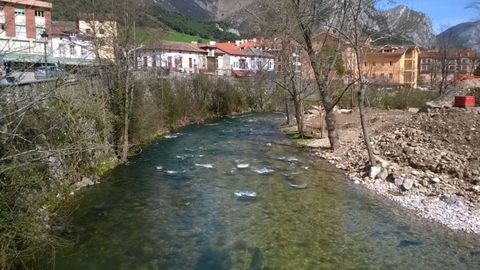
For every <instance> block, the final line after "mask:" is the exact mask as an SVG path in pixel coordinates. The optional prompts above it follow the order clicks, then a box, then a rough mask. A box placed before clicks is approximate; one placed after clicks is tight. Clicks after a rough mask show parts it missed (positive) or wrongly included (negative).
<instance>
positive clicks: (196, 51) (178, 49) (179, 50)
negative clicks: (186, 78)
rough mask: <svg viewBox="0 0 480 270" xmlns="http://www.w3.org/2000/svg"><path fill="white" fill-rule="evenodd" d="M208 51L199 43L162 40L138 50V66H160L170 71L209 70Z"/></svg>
mask: <svg viewBox="0 0 480 270" xmlns="http://www.w3.org/2000/svg"><path fill="white" fill-rule="evenodd" d="M207 55H208V52H207V51H206V50H204V49H201V48H199V46H198V45H197V44H193V43H183V42H173V41H160V42H156V43H153V44H149V45H146V46H144V47H142V48H141V49H139V50H138V51H137V57H136V61H137V68H139V69H148V68H159V69H163V70H166V71H169V72H182V73H200V72H201V71H205V70H207Z"/></svg>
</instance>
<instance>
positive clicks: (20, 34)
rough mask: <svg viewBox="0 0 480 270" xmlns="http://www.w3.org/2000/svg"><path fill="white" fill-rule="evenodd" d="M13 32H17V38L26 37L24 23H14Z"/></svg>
mask: <svg viewBox="0 0 480 270" xmlns="http://www.w3.org/2000/svg"><path fill="white" fill-rule="evenodd" d="M15 32H16V33H17V37H19V38H26V37H27V28H26V27H25V25H15Z"/></svg>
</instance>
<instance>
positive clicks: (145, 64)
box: [143, 56, 148, 68]
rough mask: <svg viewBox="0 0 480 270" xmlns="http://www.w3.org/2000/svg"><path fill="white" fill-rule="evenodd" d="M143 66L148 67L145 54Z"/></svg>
mask: <svg viewBox="0 0 480 270" xmlns="http://www.w3.org/2000/svg"><path fill="white" fill-rule="evenodd" d="M143 67H144V68H147V67H148V57H147V56H144V57H143Z"/></svg>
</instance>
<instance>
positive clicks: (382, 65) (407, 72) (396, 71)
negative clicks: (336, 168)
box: [364, 45, 420, 88]
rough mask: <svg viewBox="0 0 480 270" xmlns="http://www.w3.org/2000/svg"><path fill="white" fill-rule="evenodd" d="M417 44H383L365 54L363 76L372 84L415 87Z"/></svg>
mask: <svg viewBox="0 0 480 270" xmlns="http://www.w3.org/2000/svg"><path fill="white" fill-rule="evenodd" d="M419 53H420V50H419V49H418V47H417V46H415V45H412V46H393V45H385V46H383V47H381V48H376V49H373V50H371V51H370V52H369V53H367V54H366V56H365V62H364V66H365V73H366V74H365V76H366V77H367V78H368V79H369V81H370V82H371V83H372V84H377V85H382V86H396V87H409V88H417V79H418V69H417V65H418V56H419Z"/></svg>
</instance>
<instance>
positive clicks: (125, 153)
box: [120, 68, 131, 164]
mask: <svg viewBox="0 0 480 270" xmlns="http://www.w3.org/2000/svg"><path fill="white" fill-rule="evenodd" d="M130 91H131V90H130V80H129V76H128V68H127V76H126V78H125V104H124V105H125V106H124V109H125V112H124V114H125V115H124V119H123V145H122V156H121V159H120V163H122V164H125V163H127V162H128V150H129V139H128V132H129V125H130V115H129V114H130V102H131V101H130Z"/></svg>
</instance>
